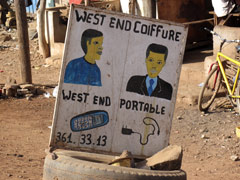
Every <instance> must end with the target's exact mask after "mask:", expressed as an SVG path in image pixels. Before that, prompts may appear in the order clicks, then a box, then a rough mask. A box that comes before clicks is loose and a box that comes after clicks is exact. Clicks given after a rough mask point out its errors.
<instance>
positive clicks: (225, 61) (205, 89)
mask: <svg viewBox="0 0 240 180" xmlns="http://www.w3.org/2000/svg"><path fill="white" fill-rule="evenodd" d="M204 29H205V30H206V31H209V32H210V33H211V34H212V35H214V36H217V37H218V38H219V39H220V40H221V43H220V49H219V51H218V53H217V56H216V62H215V63H213V64H211V66H210V69H209V74H208V76H207V78H206V80H205V82H204V84H203V86H202V89H201V91H200V95H199V98H198V109H199V110H200V111H204V112H206V111H208V109H209V107H210V106H211V105H212V103H213V101H214V99H215V98H216V95H217V93H218V91H219V89H220V86H221V85H225V88H226V89H227V97H228V99H229V100H230V102H231V104H232V105H233V106H234V107H237V110H238V112H239V113H240V83H238V80H239V75H240V62H239V61H238V60H236V58H235V59H232V58H230V57H229V56H227V55H225V54H223V53H222V47H223V45H224V43H238V45H237V46H236V51H237V53H240V45H239V43H240V40H237V39H235V40H227V39H224V38H222V37H221V36H220V35H219V34H217V33H216V32H214V31H212V30H209V29H207V28H204ZM227 67H228V68H229V67H231V68H232V69H231V70H230V71H231V72H232V74H233V76H231V75H227V74H226V70H227ZM236 87H237V88H236Z"/></svg>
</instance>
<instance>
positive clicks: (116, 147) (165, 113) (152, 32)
mask: <svg viewBox="0 0 240 180" xmlns="http://www.w3.org/2000/svg"><path fill="white" fill-rule="evenodd" d="M186 36H187V26H184V25H182V24H177V23H172V22H169V21H159V20H155V19H149V18H142V17H141V18H140V17H136V16H130V15H126V14H122V13H116V12H110V11H103V10H99V9H95V8H89V7H81V6H75V5H72V6H71V12H70V20H69V24H68V30H67V37H66V41H65V50H64V57H63V62H62V68H61V75H60V83H59V91H58V96H57V101H56V106H55V112H54V121H53V127H52V132H51V140H50V146H52V147H55V148H65V149H75V150H87V151H102V152H106V153H121V152H122V151H123V150H128V151H130V152H132V154H133V155H136V156H150V155H152V154H154V153H156V152H157V151H159V150H161V149H163V148H164V147H166V146H167V145H168V143H169V136H170V130H171V121H172V117H173V112H174V105H175V101H176V95H177V87H178V80H179V75H180V70H181V68H180V67H181V63H182V59H183V53H184V49H185V43H186ZM147 49H148V50H149V51H147Z"/></svg>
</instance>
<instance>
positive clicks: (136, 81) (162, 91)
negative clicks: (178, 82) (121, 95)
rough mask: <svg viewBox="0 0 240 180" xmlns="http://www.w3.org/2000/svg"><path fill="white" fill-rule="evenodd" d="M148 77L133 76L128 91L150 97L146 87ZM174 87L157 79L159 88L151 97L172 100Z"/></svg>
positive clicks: (157, 87) (128, 84)
mask: <svg viewBox="0 0 240 180" xmlns="http://www.w3.org/2000/svg"><path fill="white" fill-rule="evenodd" d="M146 78H147V75H146V76H132V77H131V78H130V79H129V81H128V83H127V89H126V91H129V92H134V93H138V94H141V95H145V96H149V94H148V91H147V86H146ZM172 91H173V88H172V85H171V84H169V83H168V82H166V81H164V80H162V79H160V78H159V77H157V86H156V88H155V89H154V91H153V92H152V94H151V97H157V98H163V99H168V100H171V99H172Z"/></svg>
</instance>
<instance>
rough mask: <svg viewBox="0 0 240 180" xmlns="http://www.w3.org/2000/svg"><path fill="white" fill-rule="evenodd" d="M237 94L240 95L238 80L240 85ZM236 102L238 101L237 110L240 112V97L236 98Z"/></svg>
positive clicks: (238, 87) (239, 87)
mask: <svg viewBox="0 0 240 180" xmlns="http://www.w3.org/2000/svg"><path fill="white" fill-rule="evenodd" d="M236 95H237V96H239V95H240V82H238V85H237V90H236ZM236 103H237V111H238V113H239V114H240V99H239V98H236Z"/></svg>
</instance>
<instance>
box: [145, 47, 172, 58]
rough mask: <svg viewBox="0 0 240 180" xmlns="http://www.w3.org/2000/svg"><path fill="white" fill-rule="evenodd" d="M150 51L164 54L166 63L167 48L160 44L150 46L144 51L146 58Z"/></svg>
mask: <svg viewBox="0 0 240 180" xmlns="http://www.w3.org/2000/svg"><path fill="white" fill-rule="evenodd" d="M150 51H152V52H154V53H161V54H165V57H164V60H165V62H166V60H167V56H168V48H167V47H166V46H163V45H161V44H154V43H152V44H150V45H149V46H148V48H147V51H146V57H148V56H149V54H150Z"/></svg>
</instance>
